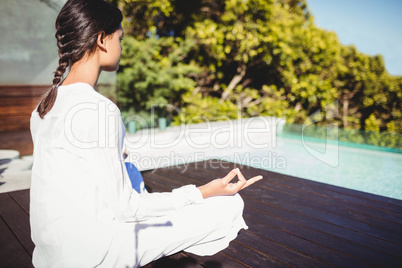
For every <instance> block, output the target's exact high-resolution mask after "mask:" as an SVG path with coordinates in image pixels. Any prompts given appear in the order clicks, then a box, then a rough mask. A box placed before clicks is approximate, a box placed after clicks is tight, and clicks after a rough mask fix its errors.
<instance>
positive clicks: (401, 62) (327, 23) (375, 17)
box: [307, 0, 402, 75]
mask: <svg viewBox="0 0 402 268" xmlns="http://www.w3.org/2000/svg"><path fill="white" fill-rule="evenodd" d="M307 5H308V8H309V10H310V12H311V13H312V14H313V16H314V22H315V25H316V26H318V27H320V28H323V29H326V30H330V31H334V32H335V33H336V34H337V35H338V38H339V40H340V42H341V43H342V44H344V45H355V46H356V48H357V49H358V50H359V51H360V52H363V53H366V54H369V55H378V54H381V55H382V56H383V58H384V61H385V67H386V69H387V71H388V72H389V73H390V74H392V75H402V0H307Z"/></svg>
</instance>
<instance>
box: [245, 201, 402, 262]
mask: <svg viewBox="0 0 402 268" xmlns="http://www.w3.org/2000/svg"><path fill="white" fill-rule="evenodd" d="M243 199H244V201H245V204H246V207H247V209H246V210H245V212H244V213H245V215H247V216H249V217H257V216H258V220H259V221H261V222H264V223H268V224H269V225H272V226H275V227H276V228H279V229H281V230H284V231H286V232H289V233H292V234H295V235H297V236H300V237H303V238H306V239H308V240H310V241H313V242H318V243H320V244H321V245H324V246H326V247H328V248H332V249H334V250H337V251H339V252H344V253H346V252H345V251H344V250H345V249H346V248H347V247H346V246H347V245H356V247H352V248H355V249H356V248H357V249H359V250H360V251H361V252H360V253H359V255H361V256H364V255H365V254H367V252H372V251H371V250H370V251H367V250H366V248H369V249H372V250H375V251H379V252H382V253H384V254H386V255H390V257H395V258H398V257H397V256H401V253H402V251H401V248H400V247H399V246H398V245H395V244H393V243H391V242H388V241H384V240H381V239H377V238H374V237H371V236H368V235H364V234H361V233H358V232H354V231H352V230H349V229H347V228H342V227H339V226H336V225H333V224H329V223H326V222H322V221H320V220H317V219H314V218H311V217H307V216H304V215H302V214H298V213H295V212H291V211H287V210H283V209H280V208H276V207H274V206H264V205H261V203H259V202H258V201H256V200H255V199H252V198H250V197H249V196H244V195H243ZM251 211H253V213H251ZM250 213H251V214H250ZM278 219H279V220H278ZM287 221H288V222H290V223H291V224H287V223H286V222H287ZM323 234H325V235H323ZM316 239H319V240H318V241H317V240H316ZM342 240H343V241H346V242H345V243H344V242H343V241H342ZM348 248H349V249H351V248H350V247H348ZM354 254H357V253H354Z"/></svg>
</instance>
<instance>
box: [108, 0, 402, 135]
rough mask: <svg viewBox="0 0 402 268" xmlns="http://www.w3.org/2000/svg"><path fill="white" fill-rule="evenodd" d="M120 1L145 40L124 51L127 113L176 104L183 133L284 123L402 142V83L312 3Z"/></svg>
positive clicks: (129, 26)
mask: <svg viewBox="0 0 402 268" xmlns="http://www.w3.org/2000/svg"><path fill="white" fill-rule="evenodd" d="M114 2H117V4H119V5H120V6H121V8H122V9H123V12H124V14H125V23H124V29H125V31H126V34H127V33H128V35H132V36H135V37H136V38H137V40H135V39H133V38H127V39H126V41H125V42H124V44H123V45H124V51H123V57H122V61H121V63H122V66H123V68H122V70H121V72H120V74H119V80H120V88H121V89H120V91H121V92H120V93H121V94H120V96H121V98H120V102H121V103H122V104H123V106H124V105H125V107H126V108H128V107H134V110H135V111H140V110H146V109H149V107H150V106H151V105H152V104H155V103H159V104H172V105H176V106H178V107H179V108H180V109H181V111H182V112H183V113H182V114H180V116H177V117H176V118H174V123H176V124H178V123H182V122H201V121H203V120H206V119H208V120H223V119H224V118H233V119H234V118H238V117H239V116H243V117H249V116H276V117H283V118H286V120H287V121H288V122H294V123H305V122H314V123H315V124H316V125H320V124H321V125H325V124H332V123H337V124H338V125H339V126H341V127H344V128H346V129H361V130H372V131H389V132H394V133H402V112H401V111H402V106H401V105H402V104H401V103H402V77H394V76H391V75H389V74H388V73H387V72H386V69H385V66H384V62H383V59H382V57H381V56H374V57H372V56H369V55H365V54H363V53H360V52H359V51H357V50H356V48H354V47H352V46H343V45H341V44H340V42H339V40H338V38H337V36H336V34H335V33H333V32H329V31H325V30H323V29H320V28H318V27H316V26H315V25H314V18H313V17H312V16H311V14H310V13H309V11H308V7H307V4H306V1H304V0H282V1H275V0H194V1H185V0H163V1H153V0H148V1H139V0H125V1H123V0H118V1H114ZM331 104H337V105H338V108H339V109H338V110H337V111H336V112H334V113H331V114H328V113H326V109H327V107H328V106H329V105H331ZM313 114H314V115H315V117H317V118H319V119H315V118H313V116H311V115H313Z"/></svg>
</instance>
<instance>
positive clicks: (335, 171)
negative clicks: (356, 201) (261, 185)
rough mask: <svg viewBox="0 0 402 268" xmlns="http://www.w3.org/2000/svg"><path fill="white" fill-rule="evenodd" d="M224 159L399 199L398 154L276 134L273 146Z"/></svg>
mask: <svg viewBox="0 0 402 268" xmlns="http://www.w3.org/2000/svg"><path fill="white" fill-rule="evenodd" d="M224 159H225V160H229V161H232V162H236V163H240V164H245V165H251V166H253V167H256V168H261V169H265V170H270V171H274V172H278V173H283V174H287V175H292V176H296V177H299V178H304V179H309V180H313V181H318V182H323V183H327V184H331V185H336V186H341V187H346V188H349V189H354V190H359V191H363V192H368V193H373V194H378V195H382V196H387V197H391V198H396V199H401V200H402V154H401V153H395V152H387V151H379V150H371V149H362V148H356V147H351V146H344V145H339V144H338V145H337V144H334V143H329V144H325V142H317V141H307V142H304V144H303V142H302V139H301V137H300V136H294V137H278V138H277V142H276V145H275V146H271V147H270V148H267V149H257V150H251V151H248V152H247V153H244V152H243V153H242V155H236V154H235V155H230V156H227V157H225V158H224ZM256 159H257V160H258V159H260V161H256ZM261 159H262V160H261Z"/></svg>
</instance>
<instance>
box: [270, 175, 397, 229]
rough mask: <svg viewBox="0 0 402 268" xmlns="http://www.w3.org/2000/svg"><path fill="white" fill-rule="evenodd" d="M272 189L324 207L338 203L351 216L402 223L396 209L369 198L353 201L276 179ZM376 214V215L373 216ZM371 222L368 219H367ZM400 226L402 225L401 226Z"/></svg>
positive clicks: (338, 206) (271, 185) (271, 182)
mask: <svg viewBox="0 0 402 268" xmlns="http://www.w3.org/2000/svg"><path fill="white" fill-rule="evenodd" d="M269 188H270V189H276V190H277V191H278V192H281V193H283V192H287V193H289V194H293V195H294V196H301V197H303V198H304V199H306V200H309V201H310V202H318V203H320V205H321V206H322V207H327V208H328V207H329V206H330V205H333V204H334V203H336V205H337V208H339V209H342V211H346V212H347V213H349V215H350V216H353V214H356V217H363V218H364V217H371V219H370V221H372V220H374V218H379V219H381V220H383V221H387V222H389V223H391V224H392V223H397V224H399V225H401V224H402V215H401V214H398V213H395V212H394V211H389V210H388V211H385V210H384V209H381V208H378V207H374V206H373V205H371V202H370V201H368V200H359V201H358V202H353V201H350V200H345V199H344V198H342V197H341V196H340V195H338V194H331V195H328V194H326V193H323V192H321V191H320V192H317V191H311V189H310V190H307V189H302V188H301V187H298V186H297V185H293V184H291V185H289V184H287V185H284V184H281V183H276V182H274V181H272V180H271V181H270V184H269ZM373 214H375V217H374V216H373ZM365 221H366V222H369V221H368V220H365ZM399 228H400V227H399Z"/></svg>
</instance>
